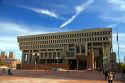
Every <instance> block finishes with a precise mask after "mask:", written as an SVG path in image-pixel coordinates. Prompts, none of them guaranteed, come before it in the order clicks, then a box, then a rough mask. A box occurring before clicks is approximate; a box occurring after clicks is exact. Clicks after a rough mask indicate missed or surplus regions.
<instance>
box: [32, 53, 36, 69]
mask: <svg viewBox="0 0 125 83" xmlns="http://www.w3.org/2000/svg"><path fill="white" fill-rule="evenodd" d="M32 55H33V56H35V53H32ZM35 69H36V60H35Z"/></svg>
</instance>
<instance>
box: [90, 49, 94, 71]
mask: <svg viewBox="0 0 125 83" xmlns="http://www.w3.org/2000/svg"><path fill="white" fill-rule="evenodd" d="M94 63H95V61H94V50H93V49H92V53H91V69H92V71H94V66H95V64H94Z"/></svg>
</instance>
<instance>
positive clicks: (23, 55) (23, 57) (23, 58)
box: [21, 53, 25, 63]
mask: <svg viewBox="0 0 125 83" xmlns="http://www.w3.org/2000/svg"><path fill="white" fill-rule="evenodd" d="M21 61H22V63H25V54H24V53H22V60H21Z"/></svg>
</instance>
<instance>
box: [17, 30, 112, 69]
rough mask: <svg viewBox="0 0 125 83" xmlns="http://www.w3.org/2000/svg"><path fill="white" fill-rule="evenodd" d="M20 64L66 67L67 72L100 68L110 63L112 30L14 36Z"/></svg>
mask: <svg viewBox="0 0 125 83" xmlns="http://www.w3.org/2000/svg"><path fill="white" fill-rule="evenodd" d="M17 39H18V42H19V48H20V50H21V51H22V63H23V64H51V63H55V64H59V63H65V64H68V65H69V69H85V68H91V69H97V68H103V64H104V63H109V62H110V54H111V48H112V28H96V29H85V30H80V31H71V32H60V33H49V34H38V35H28V36H18V37H17Z"/></svg>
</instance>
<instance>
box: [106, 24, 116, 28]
mask: <svg viewBox="0 0 125 83" xmlns="http://www.w3.org/2000/svg"><path fill="white" fill-rule="evenodd" d="M117 25H118V24H111V25H108V26H107V27H111V28H112V27H116V26H117Z"/></svg>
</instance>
